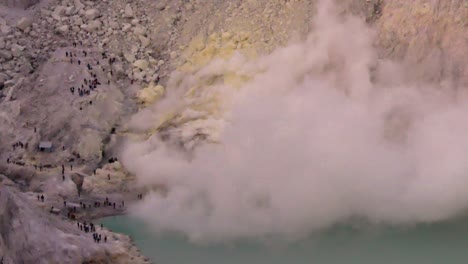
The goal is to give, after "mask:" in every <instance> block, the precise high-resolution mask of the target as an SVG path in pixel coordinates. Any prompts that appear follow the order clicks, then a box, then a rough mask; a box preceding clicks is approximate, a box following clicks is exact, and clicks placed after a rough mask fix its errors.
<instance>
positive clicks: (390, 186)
mask: <svg viewBox="0 0 468 264" xmlns="http://www.w3.org/2000/svg"><path fill="white" fill-rule="evenodd" d="M330 10H332V6H329V5H323V4H322V5H321V6H320V8H319V11H318V15H317V19H316V22H315V30H314V33H313V34H312V35H310V36H309V37H308V38H307V40H306V41H304V42H301V43H293V44H291V45H289V46H287V47H285V48H280V49H278V50H277V51H275V52H273V53H272V54H270V55H268V56H266V57H263V58H260V59H258V60H257V61H255V62H250V63H249V64H248V66H246V67H248V69H249V71H250V70H252V69H253V70H254V71H255V70H257V71H260V72H261V74H257V75H256V76H255V77H254V78H252V79H251V80H250V81H248V82H247V83H246V84H245V85H244V86H243V87H242V89H241V90H240V92H239V94H238V96H237V97H236V98H235V99H234V101H233V102H234V103H233V104H234V107H233V109H232V112H230V114H229V116H230V118H229V122H228V124H227V125H226V127H225V128H224V132H223V133H222V136H221V142H222V144H206V145H204V146H201V147H199V148H197V149H196V150H195V153H194V156H193V159H191V160H190V161H188V160H187V159H186V157H185V155H183V154H182V153H180V152H178V151H177V150H174V149H171V148H170V147H169V146H167V145H165V144H163V143H162V142H160V141H159V140H158V139H156V137H152V138H151V139H150V140H148V141H147V142H139V143H135V142H133V143H130V144H129V145H128V146H127V147H126V150H125V151H124V153H123V161H124V165H126V166H127V168H129V170H130V171H132V172H133V173H135V174H136V175H137V176H138V178H139V180H140V182H141V183H142V184H144V185H151V184H160V183H164V184H166V185H167V186H168V188H169V191H168V193H167V195H165V196H164V197H163V196H161V195H158V194H156V193H154V194H152V195H148V196H147V197H146V198H145V200H144V201H143V202H142V203H141V204H140V205H139V206H138V207H137V208H135V213H136V214H137V215H139V216H141V217H142V218H143V219H145V220H147V222H148V223H150V224H151V226H152V227H154V229H155V230H158V231H178V232H182V233H184V234H186V235H188V236H189V237H190V238H191V239H193V240H205V239H208V240H224V239H238V238H246V237H247V238H251V237H271V236H273V237H275V236H278V237H287V238H291V237H293V238H294V237H297V236H301V235H304V234H308V233H310V232H313V231H316V230H319V229H322V228H326V227H329V226H331V225H333V224H336V223H339V222H343V221H346V220H348V219H350V218H354V217H357V218H364V219H367V220H368V221H370V222H375V223H387V224H406V223H415V222H432V221H440V220H443V219H447V218H450V217H453V216H455V215H457V214H459V213H461V212H462V211H463V210H464V209H466V208H467V207H468V161H467V158H466V157H468V122H467V119H466V118H467V115H468V105H467V104H463V103H457V102H456V101H457V100H454V97H453V94H452V93H451V92H450V91H449V90H447V89H445V90H443V92H437V91H438V89H437V88H436V87H431V86H429V85H420V86H417V85H408V84H405V82H404V81H403V80H404V78H403V77H402V75H401V74H400V73H399V71H400V68H399V66H398V65H394V64H392V63H389V62H383V61H380V62H379V63H378V65H377V63H375V62H376V56H375V54H374V48H373V47H372V41H373V34H372V31H371V30H370V29H369V28H367V27H366V25H365V24H364V23H363V22H361V21H360V20H358V19H356V18H345V19H344V18H338V17H337V16H335V15H334V14H333V12H332V11H330ZM217 63H220V62H217ZM225 63H226V64H229V63H232V62H225ZM218 66H219V65H218ZM216 69H219V67H211V68H210V66H208V67H207V68H206V69H204V71H205V72H209V71H216ZM371 69H372V70H371ZM375 69H377V70H375ZM191 77H192V76H187V77H186V78H191ZM371 80H372V81H371ZM218 88H219V89H220V90H222V89H223V88H224V89H226V90H229V89H230V88H229V87H218ZM458 99H460V98H458ZM458 101H461V100H458ZM146 114H147V113H146ZM136 120H139V121H140V122H144V120H142V119H141V116H140V117H139V118H137V119H136Z"/></svg>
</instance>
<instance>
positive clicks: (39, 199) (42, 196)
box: [37, 194, 44, 202]
mask: <svg viewBox="0 0 468 264" xmlns="http://www.w3.org/2000/svg"><path fill="white" fill-rule="evenodd" d="M37 200H38V201H41V202H44V195H43V194H42V195H37Z"/></svg>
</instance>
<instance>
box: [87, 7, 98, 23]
mask: <svg viewBox="0 0 468 264" xmlns="http://www.w3.org/2000/svg"><path fill="white" fill-rule="evenodd" d="M85 17H86V19H88V20H94V19H96V18H98V17H99V10H97V9H89V10H86V12H85Z"/></svg>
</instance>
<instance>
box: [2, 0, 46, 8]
mask: <svg viewBox="0 0 468 264" xmlns="http://www.w3.org/2000/svg"><path fill="white" fill-rule="evenodd" d="M37 3H39V0H0V5H5V6H8V7H14V8H21V9H26V8H28V7H31V6H33V5H35V4H37Z"/></svg>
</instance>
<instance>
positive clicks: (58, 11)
mask: <svg viewBox="0 0 468 264" xmlns="http://www.w3.org/2000/svg"><path fill="white" fill-rule="evenodd" d="M63 14H65V7H64V6H60V5H59V6H56V7H55V9H54V12H52V18H53V19H55V20H58V21H60V20H61V19H62V16H63Z"/></svg>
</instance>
